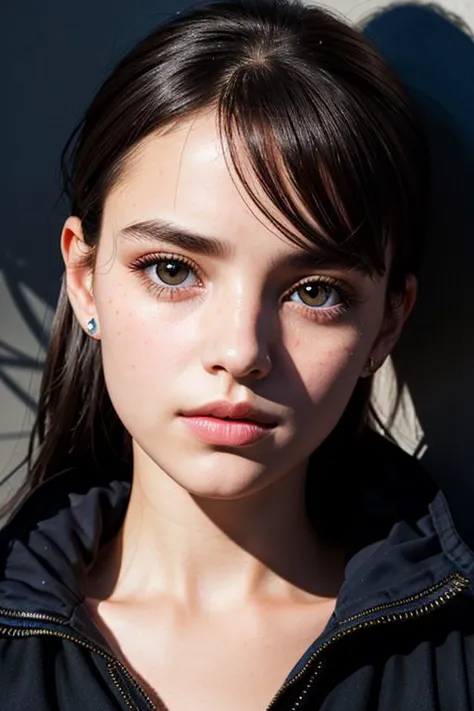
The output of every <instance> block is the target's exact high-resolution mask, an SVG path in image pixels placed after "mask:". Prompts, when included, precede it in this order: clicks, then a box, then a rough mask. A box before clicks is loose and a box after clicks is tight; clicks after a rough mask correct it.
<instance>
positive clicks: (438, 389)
mask: <svg viewBox="0 0 474 711" xmlns="http://www.w3.org/2000/svg"><path fill="white" fill-rule="evenodd" d="M186 4H187V3H186V2H178V1H176V0H174V1H171V0H161V1H160V2H158V3H157V2H156V0H154V1H153V2H151V0H139V1H138V2H136V3H129V2H125V1H124V0H102V1H101V2H97V0H81V2H77V1H73V0H70V1H69V2H67V3H58V2H53V0H44V2H42V3H38V2H36V1H35V0H27V1H26V2H22V3H21V4H20V3H14V2H13V0H4V2H3V3H2V7H1V9H0V28H1V29H0V33H1V42H0V51H1V53H2V54H3V57H2V60H3V61H2V67H8V70H7V72H6V73H4V74H3V84H2V98H3V102H2V104H3V111H2V112H1V115H0V121H1V128H2V130H1V132H0V140H2V143H3V145H2V158H3V160H2V169H1V173H0V180H1V186H0V187H1V192H0V195H1V200H2V209H1V211H0V479H3V478H6V481H5V483H4V484H3V486H0V500H1V499H2V497H5V496H6V495H8V493H9V491H10V490H11V488H12V487H13V488H14V486H15V485H16V483H17V481H18V476H20V475H21V474H20V475H16V476H15V477H11V478H8V475H9V472H11V471H12V469H13V468H14V467H15V465H17V464H18V462H20V461H21V459H22V457H23V456H24V453H25V447H26V442H27V436H28V431H29V428H30V426H31V422H32V416H33V414H34V410H35V402H36V398H37V391H38V385H39V378H40V375H41V368H42V362H43V359H44V352H45V345H46V343H47V339H48V330H49V324H50V319H51V315H52V310H53V308H54V303H55V300H56V298H57V293H58V285H59V278H60V275H61V264H60V258H59V249H58V239H59V233H60V228H61V224H62V221H63V219H64V217H65V216H66V214H67V206H66V205H65V204H64V203H63V202H61V201H59V202H58V198H59V193H60V182H59V174H58V164H59V156H60V152H61V149H62V147H63V145H64V143H65V141H66V139H67V137H68V136H69V134H70V132H71V130H72V128H73V127H74V125H75V124H76V123H77V121H78V120H79V118H80V116H81V113H82V111H83V110H84V108H85V107H86V105H87V103H88V101H89V99H90V98H91V96H92V94H93V92H94V90H95V88H96V87H97V86H98V84H99V83H100V82H101V80H102V79H103V78H104V76H105V75H106V73H107V72H108V70H109V69H110V67H111V66H112V65H113V63H114V61H115V60H116V59H117V58H118V57H120V56H121V55H122V54H123V53H124V51H125V50H126V49H127V48H128V47H129V46H130V45H131V44H132V43H133V42H134V41H135V40H136V39H137V38H139V37H140V36H142V35H143V34H145V33H146V32H147V31H148V30H149V29H150V28H152V27H153V26H155V25H156V24H158V23H159V22H160V21H161V19H162V18H163V17H165V16H166V15H167V14H169V13H170V12H176V11H179V9H180V8H183V7H185V5H186ZM445 4H449V7H450V8H451V10H453V9H455V10H457V11H458V12H459V13H460V14H461V15H462V16H463V17H464V19H465V21H466V23H467V26H465V27H463V26H462V25H461V23H460V22H459V20H458V19H456V18H455V17H452V16H446V15H443V14H440V13H439V12H437V11H435V10H434V9H432V8H431V9H427V8H423V7H422V6H419V5H410V4H407V5H403V6H401V7H399V8H393V7H383V6H382V7H381V4H380V3H376V2H375V0H366V1H365V2H362V3H354V2H352V1H351V0H333V2H330V3H326V5H327V6H329V7H331V8H333V9H337V10H339V11H342V12H344V13H345V14H346V15H347V16H348V17H349V18H350V19H351V20H359V19H360V18H361V16H362V15H367V14H370V13H371V12H373V11H374V10H377V8H379V11H378V14H377V16H376V17H374V18H372V19H371V20H370V21H369V23H368V26H367V32H368V34H370V35H371V37H372V38H373V39H374V41H375V42H376V43H377V44H378V46H379V48H380V49H381V50H382V52H383V53H385V54H386V55H387V56H388V57H389V59H390V60H391V61H392V62H393V63H394V64H395V65H396V66H397V68H398V69H399V71H400V72H401V74H402V75H403V77H404V79H405V81H406V82H407V84H408V85H409V86H410V88H411V90H412V91H413V93H414V95H415V96H416V99H417V101H418V102H419V103H420V106H421V107H422V109H423V111H424V113H425V116H426V120H427V125H428V129H429V134H430V140H431V143H432V148H433V157H434V168H435V175H434V182H433V208H432V227H431V232H430V239H429V244H428V250H427V259H426V268H425V272H424V275H423V279H422V284H421V287H422V288H421V295H420V302H419V305H418V308H417V311H416V313H415V315H414V317H413V318H412V320H411V323H410V325H409V328H408V329H407V332H406V334H405V336H404V338H403V340H402V342H401V344H400V347H399V348H398V349H397V352H396V353H395V355H394V358H393V362H392V363H391V364H388V365H387V367H386V368H384V370H383V372H382V373H381V374H380V376H379V387H378V395H377V402H378V403H379V408H380V410H381V411H382V412H385V411H387V409H388V404H390V402H391V395H392V391H393V390H394V385H395V384H397V385H398V387H399V389H400V388H401V389H402V392H403V399H402V402H403V408H401V409H400V410H399V414H398V417H397V419H396V421H395V423H394V425H393V429H394V433H395V435H396V436H397V438H398V440H399V441H400V443H401V444H402V445H403V446H404V447H405V448H406V449H407V450H410V451H416V452H417V454H418V455H419V456H421V457H422V458H423V461H424V462H425V464H426V465H427V467H428V468H429V469H430V470H431V471H432V473H433V474H434V476H435V477H436V478H437V479H438V481H439V482H440V483H441V484H442V485H443V487H444V488H445V490H446V492H447V494H448V496H449V498H450V500H451V503H452V504H453V506H454V509H455V511H456V516H457V517H458V520H459V522H460V523H461V526H462V527H464V529H465V530H466V532H468V533H469V531H468V528H469V519H470V507H471V501H472V500H473V499H472V498H471V496H474V480H473V476H472V469H473V467H472V459H473V457H472V452H473V444H472V440H473V433H472V417H473V409H472V402H473V401H474V376H473V368H472V363H473V362H474V359H473V355H474V335H473V325H472V324H473V317H472V307H473V306H474V297H473V293H472V290H471V281H472V276H471V265H472V264H473V263H474V259H473V257H474V247H473V244H474V241H473V240H474V238H473V235H474V200H473V199H472V194H473V192H474V187H473V186H474V180H473V178H474V124H473V122H472V116H473V115H474V44H473V41H472V38H471V37H470V36H469V29H468V26H469V24H470V25H471V26H474V3H473V0H467V1H464V0H445ZM382 5H383V4H382ZM157 8H159V9H157ZM380 8H381V9H380ZM473 540H474V535H473Z"/></svg>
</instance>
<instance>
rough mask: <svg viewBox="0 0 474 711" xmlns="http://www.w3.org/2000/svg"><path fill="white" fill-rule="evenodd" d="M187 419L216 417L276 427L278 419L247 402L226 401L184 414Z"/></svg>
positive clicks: (203, 406)
mask: <svg viewBox="0 0 474 711" xmlns="http://www.w3.org/2000/svg"><path fill="white" fill-rule="evenodd" d="M182 414H183V415H184V416H185V417H214V418H217V419H220V420H244V421H246V422H256V423H258V424H261V425H268V426H272V425H273V426H274V425H276V424H277V418H276V417H275V416H273V415H271V414H270V413H267V412H265V411H263V410H260V409H258V408H255V407H254V406H253V405H251V404H250V403H247V402H237V403H231V402H227V401H225V400H219V401H216V402H212V403H208V404H207V405H202V406H201V407H198V408H195V409H193V410H187V411H186V412H183V413H182Z"/></svg>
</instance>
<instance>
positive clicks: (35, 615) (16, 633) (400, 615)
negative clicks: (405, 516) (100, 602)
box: [0, 572, 469, 711]
mask: <svg viewBox="0 0 474 711" xmlns="http://www.w3.org/2000/svg"><path fill="white" fill-rule="evenodd" d="M446 585H451V587H450V588H449V589H448V590H446V592H445V593H443V594H442V595H440V596H439V597H437V598H436V599H435V600H432V601H431V602H429V603H427V604H425V605H422V606H421V607H419V608H417V609H416V610H408V611H406V612H395V613H392V614H388V615H382V617H378V618H376V619H373V620H366V621H365V622H359V623H358V624H356V625H352V626H351V627H348V628H347V629H345V630H341V631H340V632H336V634H334V635H333V636H332V637H331V638H330V639H328V640H327V641H326V642H324V643H323V644H322V645H321V646H320V647H319V648H318V649H317V650H316V651H315V652H314V653H313V654H312V655H311V656H310V657H309V659H308V660H307V661H306V663H305V664H304V666H303V667H302V668H301V669H300V670H299V672H298V673H297V674H295V675H294V676H293V677H292V678H291V680H290V681H288V682H285V683H284V684H283V685H282V687H281V688H280V689H279V690H278V692H277V693H276V694H275V696H274V697H273V699H272V700H271V702H270V704H269V705H268V706H267V709H266V711H270V709H271V707H272V706H273V705H274V703H275V702H276V701H277V700H278V699H279V698H280V696H281V695H282V694H283V692H285V691H286V690H287V689H288V688H290V687H291V686H292V685H293V684H294V683H295V682H296V681H298V680H299V679H301V677H302V676H303V675H304V674H305V673H306V672H307V671H308V669H309V667H310V666H312V665H313V663H314V662H315V660H316V659H317V658H318V657H319V656H320V655H321V654H322V652H323V651H325V650H326V649H327V648H328V647H329V646H331V645H332V644H334V642H336V641H338V640H340V639H342V638H343V637H346V636H348V635H349V634H352V633H353V632H356V631H357V630H360V629H367V628H368V627H375V626H376V625H379V624H387V623H389V622H395V621H406V620H413V619H416V618H418V617H422V616H423V615H426V614H428V613H429V612H432V611H434V610H436V609H438V608H439V607H441V606H442V605H445V604H446V603H447V602H449V600H451V599H452V598H453V597H455V596H456V595H458V594H459V593H461V592H462V591H463V590H464V589H465V588H466V587H467V586H468V585H469V580H468V579H467V578H465V577H464V576H463V575H461V574H460V573H457V572H455V573H451V574H450V575H448V576H446V577H445V578H443V580H441V581H440V582H439V583H437V584H436V585H432V586H431V587H429V588H426V589H425V590H423V591H422V592H420V593H416V594H415V595H410V596H408V597H405V598H402V599H401V600H397V601H396V602H393V603H383V604H381V605H376V606H374V607H371V608H369V609H367V610H364V611H363V612H360V613H357V614H356V615H352V616H351V617H348V618H346V619H344V620H342V621H341V622H339V624H340V625H344V624H347V623H348V622H353V621H354V620H356V619H360V618H361V617H366V616H367V615H369V614H373V613H374V612H378V611H381V610H388V609H393V608H397V607H400V606H402V605H406V604H409V603H410V602H416V601H418V600H421V599H422V598H424V597H426V596H427V595H430V594H432V593H433V592H436V591H437V590H440V589H441V588H443V587H445V586H446ZM0 614H2V615H4V616H5V617H11V618H16V619H19V618H20V619H34V620H42V621H45V622H52V623H55V624H60V625H63V626H64V625H65V624H67V621H66V620H65V619H63V618H60V617H54V616H52V615H44V614H42V613H39V612H21V613H20V612H13V611H12V610H7V609H3V608H0ZM0 634H4V635H6V636H8V637H30V636H39V635H46V636H51V637H60V638H62V639H67V640H69V641H70V642H75V643H76V644H79V645H80V646H82V647H84V648H85V649H89V650H90V651H92V652H95V653H96V654H98V655H99V656H100V657H102V658H103V659H105V660H106V661H107V669H108V671H109V674H110V677H111V679H112V682H113V684H114V685H115V686H116V687H117V689H118V690H119V692H120V694H121V696H122V698H123V700H124V702H125V704H126V705H127V707H128V708H129V709H131V710H132V711H136V710H137V708H138V707H137V706H136V704H135V703H134V702H133V700H132V698H131V697H130V695H129V694H127V692H126V691H125V690H124V689H123V687H122V685H121V684H120V682H119V680H118V679H117V675H116V671H115V670H116V668H118V669H120V670H121V671H122V672H123V674H124V675H125V676H126V677H127V679H129V680H130V681H131V683H132V684H133V686H134V687H135V688H136V689H137V691H138V692H139V693H140V695H141V696H142V697H143V699H144V700H145V701H146V703H147V704H148V707H149V708H150V709H151V710H152V711H157V709H156V706H155V704H154V702H153V701H152V699H151V698H150V696H149V695H148V694H147V693H146V691H145V690H144V689H143V688H142V687H141V685H140V684H139V683H138V682H137V680H136V679H135V678H134V677H133V675H132V674H131V672H130V671H129V670H128V669H127V667H126V666H125V665H124V664H123V663H122V662H121V661H119V660H118V659H116V658H115V657H114V656H112V655H111V654H108V653H107V652H105V651H104V650H103V649H101V648H100V647H98V646H95V645H93V644H90V643H89V642H86V641H85V640H83V639H81V638H80V637H74V636H73V635H69V634H67V633H66V632H58V631H57V630H49V629H46V628H42V629H34V628H32V629H27V630H26V629H16V628H12V627H0ZM321 668H322V662H319V663H318V664H317V666H316V668H315V669H314V671H313V672H312V674H311V676H310V678H309V679H308V681H307V683H306V685H305V687H304V689H303V690H302V691H301V693H300V695H299V697H298V699H297V700H296V701H295V702H294V704H293V706H292V708H291V711H297V709H298V708H299V707H300V706H301V704H302V702H303V701H304V699H305V696H306V695H307V693H308V691H309V689H310V688H311V686H312V685H313V683H314V680H315V678H316V677H317V675H318V674H319V672H320V670H321Z"/></svg>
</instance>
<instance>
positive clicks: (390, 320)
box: [362, 274, 418, 377]
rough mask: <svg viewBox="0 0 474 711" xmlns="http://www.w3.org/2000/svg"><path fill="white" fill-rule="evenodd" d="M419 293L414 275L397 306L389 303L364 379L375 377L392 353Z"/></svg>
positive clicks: (411, 276) (409, 278)
mask: <svg viewBox="0 0 474 711" xmlns="http://www.w3.org/2000/svg"><path fill="white" fill-rule="evenodd" d="M417 291H418V282H417V279H416V277H415V276H414V275H413V274H409V275H408V276H407V279H406V287H405V291H404V293H403V296H402V298H401V300H400V301H399V302H397V303H396V304H391V303H388V304H387V306H386V309H385V316H384V319H383V322H382V326H381V328H380V331H379V333H378V334H377V338H376V339H375V342H374V344H373V346H372V349H371V352H370V357H369V362H368V364H367V366H366V368H365V370H364V372H363V373H362V376H363V377H367V376H369V375H373V374H374V373H375V371H376V370H378V369H379V368H380V366H381V365H382V363H383V362H384V360H385V359H386V358H387V356H388V355H390V353H391V352H392V350H393V348H394V346H395V344H396V342H397V341H398V338H399V336H400V334H401V332H402V328H403V326H404V324H405V321H406V320H407V318H408V317H409V315H410V313H411V311H412V309H413V306H414V305H415V301H416V295H417Z"/></svg>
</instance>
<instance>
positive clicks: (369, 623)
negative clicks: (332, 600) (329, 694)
mask: <svg viewBox="0 0 474 711" xmlns="http://www.w3.org/2000/svg"><path fill="white" fill-rule="evenodd" d="M447 584H448V585H449V584H452V587H451V588H449V589H448V590H446V592H445V593H443V594H442V595H440V596H439V597H437V598H436V600H432V601H431V602H429V603H426V604H425V605H422V606H421V607H418V608H417V609H416V610H407V611H406V612H395V613H393V614H388V615H382V616H381V617H378V618H376V619H373V620H366V621H365V622H359V623H358V624H356V625H352V627H348V628H347V629H345V630H341V631H340V632H336V634H334V635H333V636H332V637H330V638H329V639H328V640H327V641H326V642H324V643H323V644H322V645H321V646H320V647H319V648H318V649H317V650H316V651H315V652H313V654H312V655H311V656H310V657H309V659H307V661H306V663H305V664H304V666H303V667H302V668H301V669H300V670H299V672H298V673H297V674H295V675H294V676H293V677H292V678H291V679H290V680H289V681H287V682H285V683H284V684H283V685H282V686H281V687H280V689H279V690H278V692H277V693H276V694H275V696H274V697H273V699H272V700H271V702H270V704H269V705H268V706H267V709H266V711H271V709H272V707H273V705H274V704H275V703H276V701H277V700H278V699H279V698H280V696H281V695H282V694H283V693H284V692H285V691H286V690H287V689H289V688H290V687H291V686H293V684H294V683H295V682H297V681H298V680H299V679H301V677H302V676H304V674H305V673H306V672H307V671H308V669H309V668H310V667H311V666H312V665H313V664H314V662H315V661H316V659H317V658H318V657H319V656H320V655H321V654H322V653H323V652H324V651H325V650H326V649H327V648H328V647H330V646H331V645H332V644H334V642H337V641H338V640H340V639H342V638H343V637H347V636H348V635H349V634H352V633H354V632H356V631H358V630H360V629H367V628H368V627H375V626H377V625H380V624H388V623H390V622H396V621H398V622H405V621H408V620H414V619H417V618H418V617H423V616H424V615H427V614H428V613H430V612H434V611H435V610H437V609H439V608H440V607H442V606H443V605H445V604H446V603H447V602H449V600H451V599H452V598H453V597H455V596H456V595H458V594H459V593H461V592H462V591H463V590H464V589H465V588H466V587H468V585H469V584H470V582H469V580H468V579H467V578H465V577H464V576H463V575H461V574H460V573H451V574H450V575H448V576H446V577H445V578H443V580H442V581H440V582H439V583H437V584H436V585H432V586H431V587H430V588H426V589H425V590H424V591H422V592H420V593H417V594H416V595H411V596H410V597H408V598H403V600H398V601H397V602H394V603H392V604H391V605H390V604H389V603H385V604H383V605H377V606H375V607H372V608H370V609H368V610H365V611H364V612H363V613H359V614H357V615H353V616H352V617H348V618H347V619H345V620H342V621H341V622H340V624H341V625H343V624H345V623H346V622H348V621H350V620H354V619H356V618H360V617H361V616H366V615H367V614H370V613H373V612H376V611H378V610H385V609H388V608H390V607H392V608H396V607H399V606H400V605H403V604H406V603H407V602H410V601H412V600H420V599H422V598H423V597H426V596H427V595H429V594H430V593H432V592H435V591H436V590H439V589H440V588H442V587H444V586H445V585H447ZM322 666H323V663H322V661H320V662H319V663H318V664H317V665H316V668H315V669H314V671H313V672H312V673H311V675H310V677H309V679H308V681H307V683H306V684H305V686H304V688H303V689H302V691H301V693H300V695H299V696H298V698H297V699H296V701H295V702H294V704H293V706H292V707H291V709H290V711H297V710H298V709H299V708H300V707H301V705H302V703H303V702H304V700H305V697H306V695H307V694H308V692H309V690H310V688H311V686H312V685H313V683H314V680H315V679H316V677H317V676H318V674H319V672H320V671H321V668H322Z"/></svg>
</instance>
